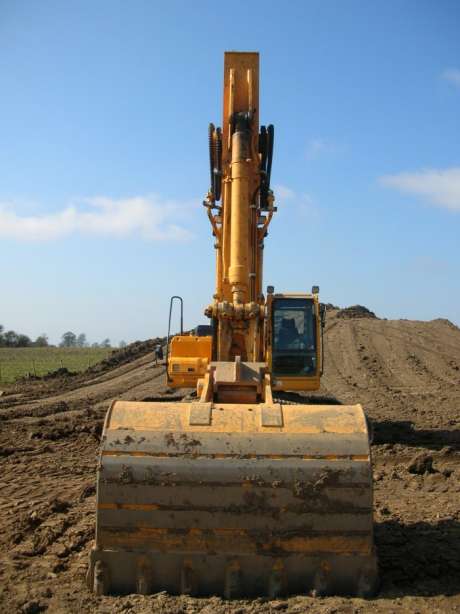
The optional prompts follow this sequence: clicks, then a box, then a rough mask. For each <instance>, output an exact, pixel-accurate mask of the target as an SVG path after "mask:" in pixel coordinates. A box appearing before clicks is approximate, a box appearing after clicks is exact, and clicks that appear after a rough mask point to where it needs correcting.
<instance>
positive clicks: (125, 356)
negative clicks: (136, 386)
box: [87, 337, 166, 373]
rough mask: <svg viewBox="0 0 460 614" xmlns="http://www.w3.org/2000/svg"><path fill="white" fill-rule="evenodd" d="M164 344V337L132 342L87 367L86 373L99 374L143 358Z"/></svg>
mask: <svg viewBox="0 0 460 614" xmlns="http://www.w3.org/2000/svg"><path fill="white" fill-rule="evenodd" d="M165 343H166V337H155V339H147V341H134V342H133V343H130V344H129V345H127V346H126V347H124V348H120V349H117V350H113V351H112V352H111V354H110V355H109V356H107V358H104V360H101V361H100V362H98V363H97V364H95V365H92V366H91V367H89V368H88V369H87V372H88V373H100V372H101V371H106V370H107V369H111V368H113V367H118V366H120V365H124V364H125V363H128V362H131V361H132V360H135V359H136V358H141V357H142V356H145V355H146V354H148V353H149V352H153V350H154V348H155V346H156V345H158V344H160V345H164V344H165Z"/></svg>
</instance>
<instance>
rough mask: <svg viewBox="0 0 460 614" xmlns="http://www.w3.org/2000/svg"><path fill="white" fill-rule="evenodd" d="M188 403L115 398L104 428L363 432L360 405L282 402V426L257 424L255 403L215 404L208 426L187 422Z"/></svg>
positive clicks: (259, 414) (258, 422)
mask: <svg viewBox="0 0 460 614" xmlns="http://www.w3.org/2000/svg"><path fill="white" fill-rule="evenodd" d="M190 405H191V404H190V403H168V402H164V403H146V402H136V401H117V402H116V403H114V405H113V406H112V411H111V415H110V418H109V420H108V422H107V428H108V429H110V430H115V429H127V428H129V429H133V430H138V431H164V430H171V431H190V432H203V433H248V432H250V433H266V432H267V430H268V431H270V432H280V433H305V434H307V433H308V434H320V433H340V434H346V433H364V432H366V423H365V420H364V417H363V416H364V414H363V411H362V408H361V405H340V406H337V405H327V406H326V405H286V406H283V418H284V425H283V426H270V427H264V426H262V425H261V406H260V405H257V404H253V405H247V404H246V405H243V404H217V405H216V407H215V408H214V411H213V412H212V422H211V425H209V426H191V425H190V424H189V411H190Z"/></svg>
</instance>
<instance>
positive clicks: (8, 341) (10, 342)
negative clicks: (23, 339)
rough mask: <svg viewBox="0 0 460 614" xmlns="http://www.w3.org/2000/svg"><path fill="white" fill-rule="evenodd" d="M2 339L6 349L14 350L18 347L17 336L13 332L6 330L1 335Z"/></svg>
mask: <svg viewBox="0 0 460 614" xmlns="http://www.w3.org/2000/svg"><path fill="white" fill-rule="evenodd" d="M3 339H4V343H5V345H6V347H8V348H14V347H17V345H18V335H17V333H15V332H14V330H7V331H6V333H4V334H3Z"/></svg>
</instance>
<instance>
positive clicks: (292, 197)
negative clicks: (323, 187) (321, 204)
mask: <svg viewBox="0 0 460 614" xmlns="http://www.w3.org/2000/svg"><path fill="white" fill-rule="evenodd" d="M273 191H274V193H275V199H276V200H275V205H278V204H280V209H279V211H280V212H282V211H283V209H284V207H283V205H284V204H285V203H286V202H287V203H288V204H289V205H290V206H292V205H294V206H295V207H296V208H297V209H298V211H299V212H300V213H301V214H302V215H306V214H313V215H317V214H318V208H317V206H316V204H315V201H314V200H313V198H312V197H311V196H310V195H309V194H307V193H306V192H302V193H301V194H297V193H296V192H295V191H294V190H292V189H291V188H288V187H287V186H286V185H282V184H278V185H276V186H274V188H273Z"/></svg>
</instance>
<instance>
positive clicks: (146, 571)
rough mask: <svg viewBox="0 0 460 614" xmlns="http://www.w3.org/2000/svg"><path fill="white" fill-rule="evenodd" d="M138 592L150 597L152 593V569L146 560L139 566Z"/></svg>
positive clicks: (142, 560)
mask: <svg viewBox="0 0 460 614" xmlns="http://www.w3.org/2000/svg"><path fill="white" fill-rule="evenodd" d="M136 592H137V593H139V594H140V595H149V594H150V593H151V592H152V568H151V565H150V563H149V562H148V561H147V560H144V559H141V560H140V561H139V563H138V566H137V577H136Z"/></svg>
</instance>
